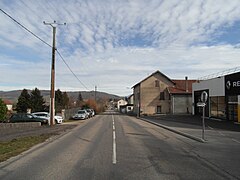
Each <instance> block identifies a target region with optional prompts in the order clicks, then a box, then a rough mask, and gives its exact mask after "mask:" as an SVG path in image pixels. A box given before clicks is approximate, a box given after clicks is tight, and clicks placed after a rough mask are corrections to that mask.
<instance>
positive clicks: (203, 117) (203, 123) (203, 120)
mask: <svg viewBox="0 0 240 180" xmlns="http://www.w3.org/2000/svg"><path fill="white" fill-rule="evenodd" d="M205 107H206V105H205V106H203V107H202V108H203V115H202V139H203V140H205V137H204V133H205Z"/></svg>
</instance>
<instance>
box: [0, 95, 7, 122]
mask: <svg viewBox="0 0 240 180" xmlns="http://www.w3.org/2000/svg"><path fill="white" fill-rule="evenodd" d="M6 115H7V106H6V104H4V102H3V100H2V99H0V121H1V122H3V121H4V120H5V118H6Z"/></svg>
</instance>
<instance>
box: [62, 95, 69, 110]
mask: <svg viewBox="0 0 240 180" xmlns="http://www.w3.org/2000/svg"><path fill="white" fill-rule="evenodd" d="M68 106H69V97H68V94H67V92H64V93H63V107H64V108H65V109H67V108H68Z"/></svg>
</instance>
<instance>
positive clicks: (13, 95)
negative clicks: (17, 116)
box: [0, 90, 121, 103]
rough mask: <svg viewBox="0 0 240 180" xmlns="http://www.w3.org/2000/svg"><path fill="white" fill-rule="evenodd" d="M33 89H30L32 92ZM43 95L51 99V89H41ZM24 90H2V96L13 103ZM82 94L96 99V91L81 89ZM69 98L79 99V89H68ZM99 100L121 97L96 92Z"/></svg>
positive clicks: (0, 95) (0, 92)
mask: <svg viewBox="0 0 240 180" xmlns="http://www.w3.org/2000/svg"><path fill="white" fill-rule="evenodd" d="M31 91H32V90H28V92H29V93H31ZM40 91H41V95H42V96H43V97H44V99H45V100H46V102H48V101H49V99H50V91H49V90H40ZM21 92H22V90H14V91H0V98H2V99H8V100H11V101H12V102H13V103H15V102H17V99H18V97H19V95H20V94H21ZM80 92H81V94H82V98H83V99H94V98H95V91H80ZM67 94H68V96H69V98H72V99H74V100H77V98H78V94H79V91H69V92H68V91H67ZM96 96H97V100H99V99H120V98H121V97H119V96H117V95H114V94H108V93H105V92H99V91H97V92H96Z"/></svg>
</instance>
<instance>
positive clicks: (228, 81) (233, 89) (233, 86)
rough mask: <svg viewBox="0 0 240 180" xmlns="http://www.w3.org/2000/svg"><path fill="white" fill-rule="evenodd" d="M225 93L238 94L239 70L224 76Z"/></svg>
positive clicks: (239, 88)
mask: <svg viewBox="0 0 240 180" xmlns="http://www.w3.org/2000/svg"><path fill="white" fill-rule="evenodd" d="M225 93H226V95H238V94H240V72H239V73H235V74H231V75H227V76H225Z"/></svg>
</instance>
